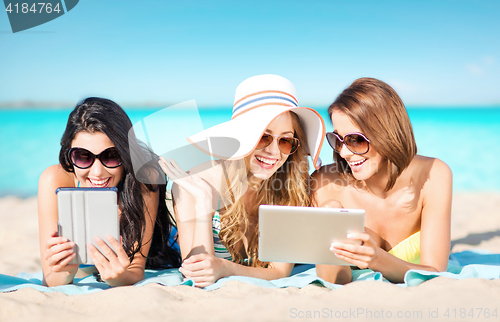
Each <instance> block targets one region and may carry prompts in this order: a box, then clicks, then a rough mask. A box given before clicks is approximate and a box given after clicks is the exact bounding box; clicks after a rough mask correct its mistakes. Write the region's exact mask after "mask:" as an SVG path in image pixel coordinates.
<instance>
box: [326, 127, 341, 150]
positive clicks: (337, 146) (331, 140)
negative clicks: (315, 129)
mask: <svg viewBox="0 0 500 322" xmlns="http://www.w3.org/2000/svg"><path fill="white" fill-rule="evenodd" d="M326 140H327V141H328V144H330V146H331V147H332V149H334V150H335V151H336V152H340V150H341V149H342V141H340V139H339V138H338V136H337V135H336V133H332V132H328V133H326Z"/></svg>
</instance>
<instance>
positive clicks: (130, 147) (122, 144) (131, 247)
mask: <svg viewBox="0 0 500 322" xmlns="http://www.w3.org/2000/svg"><path fill="white" fill-rule="evenodd" d="M131 129H132V122H131V121H130V119H129V117H128V116H127V114H126V113H125V111H124V110H123V109H122V108H121V107H120V106H119V105H118V104H116V103H115V102H113V101H111V100H108V99H104V98H97V97H89V98H87V99H85V100H83V101H82V102H81V103H79V104H78V105H77V106H76V107H75V109H74V110H73V111H72V112H71V114H70V115H69V118H68V123H67V125H66V130H65V131H64V134H63V136H62V139H61V150H60V152H59V163H60V164H61V166H62V167H63V168H64V170H66V171H67V172H74V169H73V165H72V164H71V162H69V159H68V152H69V149H70V148H71V142H72V141H73V139H74V138H75V136H76V134H77V133H79V132H81V131H85V132H88V133H95V132H101V133H104V134H105V135H107V136H108V138H109V139H110V140H111V142H113V144H114V145H115V147H116V149H117V151H118V154H119V155H120V158H121V160H122V165H121V166H122V167H123V170H124V175H123V178H122V179H121V185H120V186H119V187H118V189H119V193H120V196H121V198H119V203H120V208H121V209H122V213H121V217H120V234H121V235H122V237H123V247H124V249H125V251H126V253H127V255H128V256H129V258H130V261H132V260H133V259H134V255H135V254H137V253H138V252H140V251H141V247H142V245H143V244H145V243H147V242H148V241H144V240H143V238H144V232H145V228H146V218H147V217H146V216H145V214H144V211H145V208H144V197H143V193H144V192H146V191H157V190H159V196H160V198H159V203H158V211H157V214H156V222H155V223H153V224H154V233H153V240H152V242H151V247H150V250H149V254H143V255H144V256H146V257H147V261H146V268H153V269H159V268H169V267H179V266H180V263H181V258H180V256H179V253H178V252H177V251H175V250H174V249H173V248H172V245H171V244H170V243H169V236H170V233H171V230H172V227H173V222H174V220H173V217H172V215H171V213H170V212H169V211H168V208H167V206H166V203H165V192H166V177H165V175H164V174H163V172H162V171H161V169H159V166H158V163H157V160H158V156H157V155H155V154H154V153H153V152H151V151H150V150H149V149H147V148H146V147H145V146H143V145H140V144H139V143H138V142H137V141H136V140H135V135H134V134H133V131H131ZM131 154H132V155H133V157H134V161H135V163H137V160H138V159H139V160H145V162H142V164H144V165H143V166H142V168H141V170H140V171H135V172H134V165H133V161H132V157H131ZM148 161H149V162H148ZM136 170H137V167H136ZM136 174H137V175H136ZM144 175H147V176H149V177H150V178H151V177H154V180H150V181H144V180H141V182H140V181H139V180H138V176H140V177H143V176H144ZM142 179H144V178H142ZM142 182H151V183H152V184H150V183H142Z"/></svg>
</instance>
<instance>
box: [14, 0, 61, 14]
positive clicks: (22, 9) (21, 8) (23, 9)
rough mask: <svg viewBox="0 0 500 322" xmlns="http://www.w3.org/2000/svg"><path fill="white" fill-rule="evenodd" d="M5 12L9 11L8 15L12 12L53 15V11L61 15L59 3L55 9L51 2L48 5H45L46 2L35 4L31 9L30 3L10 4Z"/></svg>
mask: <svg viewBox="0 0 500 322" xmlns="http://www.w3.org/2000/svg"><path fill="white" fill-rule="evenodd" d="M5 11H7V12H8V13H12V12H14V13H29V12H33V13H42V12H45V13H52V11H54V12H57V13H59V12H61V9H60V8H59V3H57V4H56V6H55V7H52V3H50V2H48V3H45V2H38V3H33V5H31V7H30V6H29V4H28V3H21V4H19V3H16V4H14V5H12V3H9V5H8V6H7V8H5Z"/></svg>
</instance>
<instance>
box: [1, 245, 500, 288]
mask: <svg viewBox="0 0 500 322" xmlns="http://www.w3.org/2000/svg"><path fill="white" fill-rule="evenodd" d="M292 274H293V275H292V276H290V277H286V278H280V279H277V280H272V281H266V280H263V279H259V278H254V277H246V276H229V277H225V278H221V279H220V280H218V281H217V282H216V283H215V284H212V285H210V286H208V287H206V288H205V290H209V291H211V290H216V289H218V288H220V287H222V286H223V285H224V284H225V283H227V282H230V281H239V282H243V283H247V284H252V285H256V286H261V287H267V288H284V287H297V288H302V287H305V286H307V285H310V284H316V285H321V286H324V287H326V288H328V289H331V290H334V289H337V288H340V287H342V285H337V284H332V283H329V282H326V281H325V280H323V279H321V278H319V277H318V276H317V275H316V269H315V268H314V265H300V266H298V267H296V268H295V269H294V272H292ZM439 276H445V277H449V278H454V279H466V278H484V279H499V278H500V254H492V253H489V252H481V251H465V252H461V253H455V254H451V255H450V261H449V265H448V271H447V272H442V273H435V272H428V271H422V270H409V271H408V272H407V273H406V275H405V278H404V281H405V282H404V283H401V284H396V285H398V286H401V287H409V286H416V285H419V284H421V283H423V282H425V281H427V280H430V279H432V278H435V277H439ZM352 280H353V281H379V282H388V281H387V280H386V279H384V277H383V276H382V274H380V273H379V272H374V271H372V270H369V269H365V270H353V277H352ZM150 283H158V284H161V285H188V286H194V283H193V281H192V280H184V279H183V276H182V274H181V273H180V272H179V270H178V269H168V270H162V271H154V270H146V277H145V279H144V280H142V281H140V282H138V283H136V284H135V285H134V286H143V285H146V284H150ZM41 284H42V273H41V272H39V273H35V274H26V273H22V274H19V275H17V276H15V277H14V276H9V275H1V274H0V292H12V291H15V290H18V289H21V288H24V287H31V288H34V289H36V290H39V291H42V292H62V293H65V294H68V295H71V294H87V293H93V292H98V291H102V290H105V289H108V288H110V287H109V286H108V285H107V284H106V283H102V282H98V281H97V280H96V279H95V277H94V276H92V275H89V276H87V277H84V278H80V279H75V283H74V284H70V285H63V286H56V287H46V286H42V285H41Z"/></svg>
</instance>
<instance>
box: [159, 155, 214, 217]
mask: <svg viewBox="0 0 500 322" xmlns="http://www.w3.org/2000/svg"><path fill="white" fill-rule="evenodd" d="M158 163H159V164H160V167H161V168H162V170H163V171H164V172H165V174H166V175H167V176H168V177H169V178H170V179H172V180H173V181H174V182H175V183H176V184H177V185H179V187H181V188H182V189H184V190H185V191H187V192H188V193H189V194H190V195H191V196H192V197H193V199H194V200H195V205H194V206H195V209H196V217H199V216H204V215H208V214H210V215H211V214H212V213H213V211H214V209H212V187H211V186H210V185H209V184H208V183H207V182H206V181H205V180H203V179H202V178H201V177H200V176H199V175H198V174H196V173H194V174H190V173H189V172H186V171H184V170H182V168H181V167H180V166H179V165H178V164H177V163H176V162H175V161H174V160H172V159H170V160H169V161H167V160H166V159H165V158H164V157H160V161H158ZM176 191H178V190H174V189H172V192H173V193H174V196H173V197H174V200H179V199H180V198H179V196H178V195H175V194H178V192H177V193H176ZM192 219H195V218H182V220H183V221H188V220H192Z"/></svg>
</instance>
